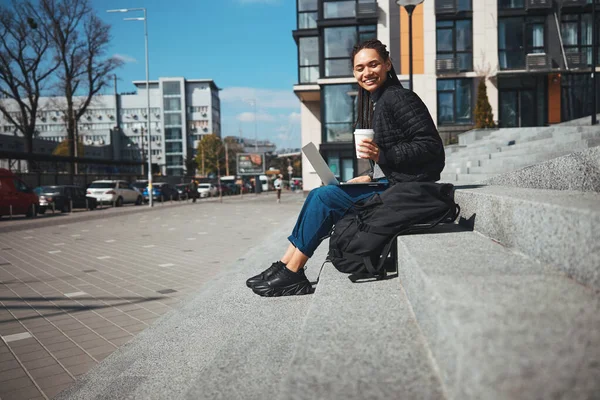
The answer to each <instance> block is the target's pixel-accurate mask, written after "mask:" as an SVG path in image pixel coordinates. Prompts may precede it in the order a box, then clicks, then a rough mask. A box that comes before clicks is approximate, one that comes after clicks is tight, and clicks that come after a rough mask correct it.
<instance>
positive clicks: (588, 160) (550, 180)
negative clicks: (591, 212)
mask: <svg viewBox="0 0 600 400" xmlns="http://www.w3.org/2000/svg"><path fill="white" fill-rule="evenodd" d="M486 183H487V184H489V185H502V186H513V187H524V188H531V189H551V190H579V191H584V192H600V146H597V147H592V148H589V149H586V150H583V151H579V152H575V153H571V154H569V155H567V156H564V157H559V158H555V159H553V160H550V161H546V162H544V163H541V164H538V165H533V166H531V167H528V168H524V169H521V170H518V171H514V172H510V173H505V174H502V175H499V176H496V177H493V178H491V179H489V180H488V181H487V182H486Z"/></svg>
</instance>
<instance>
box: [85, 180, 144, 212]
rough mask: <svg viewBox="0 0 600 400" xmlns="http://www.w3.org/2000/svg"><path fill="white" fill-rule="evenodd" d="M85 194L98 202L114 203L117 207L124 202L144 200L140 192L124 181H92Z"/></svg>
mask: <svg viewBox="0 0 600 400" xmlns="http://www.w3.org/2000/svg"><path fill="white" fill-rule="evenodd" d="M87 194H88V196H91V197H95V198H96V200H98V202H102V203H109V204H114V205H115V206H117V207H121V206H122V205H123V204H125V203H134V204H135V205H140V204H142V202H143V201H144V198H143V197H142V195H141V194H140V192H138V191H137V190H136V189H134V188H133V187H132V186H131V185H130V184H129V183H127V182H125V181H94V182H92V184H91V185H90V186H89V187H88V189H87Z"/></svg>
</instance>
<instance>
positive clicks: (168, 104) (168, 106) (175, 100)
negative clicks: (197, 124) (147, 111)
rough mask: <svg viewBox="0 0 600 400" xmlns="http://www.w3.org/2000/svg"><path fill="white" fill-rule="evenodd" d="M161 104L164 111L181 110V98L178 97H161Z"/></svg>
mask: <svg viewBox="0 0 600 400" xmlns="http://www.w3.org/2000/svg"><path fill="white" fill-rule="evenodd" d="M163 105H164V108H165V112H168V111H181V98H180V97H165V98H163Z"/></svg>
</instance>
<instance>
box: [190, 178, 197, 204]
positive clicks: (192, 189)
mask: <svg viewBox="0 0 600 400" xmlns="http://www.w3.org/2000/svg"><path fill="white" fill-rule="evenodd" d="M190 196H192V203H195V202H196V198H198V184H197V183H196V180H195V179H192V180H191V182H190Z"/></svg>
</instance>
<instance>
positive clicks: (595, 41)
mask: <svg viewBox="0 0 600 400" xmlns="http://www.w3.org/2000/svg"><path fill="white" fill-rule="evenodd" d="M596 22H597V21H596V0H593V1H592V125H596V124H597V123H598V121H597V117H596V112H597V111H596V104H597V102H598V99H597V98H596V97H597V91H598V84H597V83H596V79H597V78H596V65H597V63H598V32H597V31H596V29H598V27H597V26H596Z"/></svg>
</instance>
